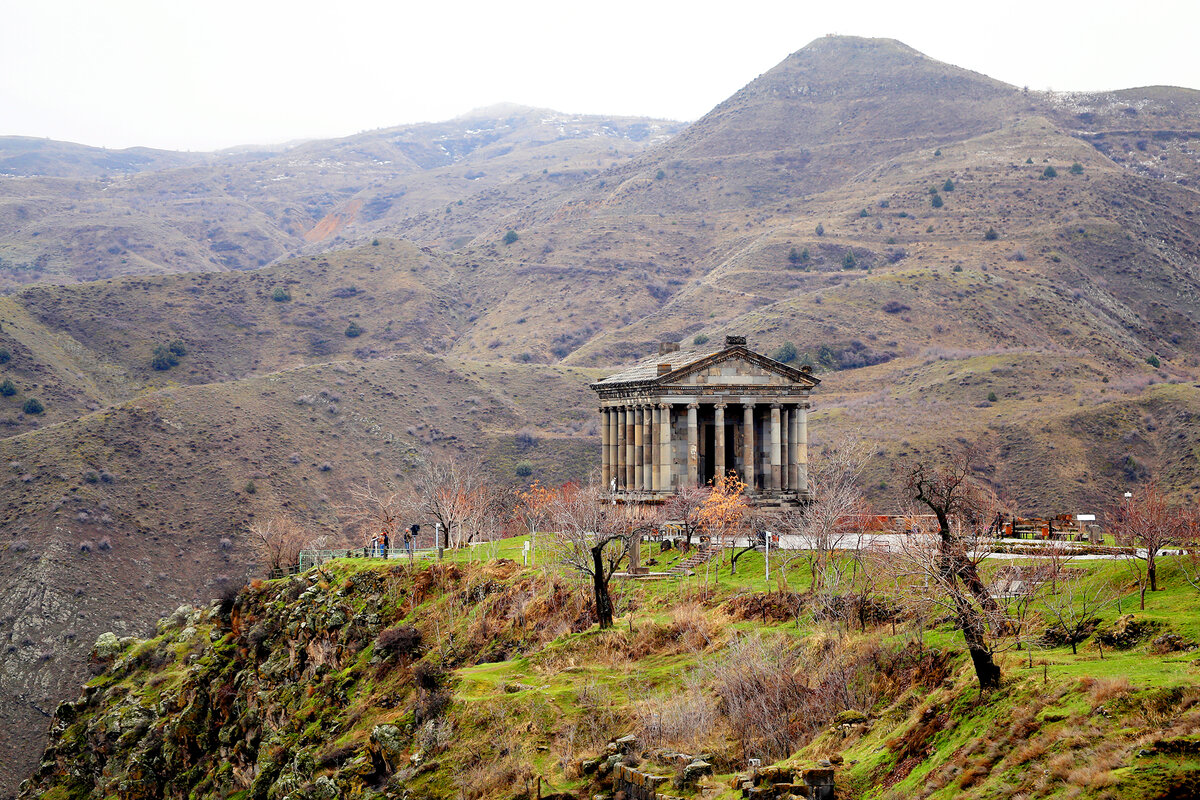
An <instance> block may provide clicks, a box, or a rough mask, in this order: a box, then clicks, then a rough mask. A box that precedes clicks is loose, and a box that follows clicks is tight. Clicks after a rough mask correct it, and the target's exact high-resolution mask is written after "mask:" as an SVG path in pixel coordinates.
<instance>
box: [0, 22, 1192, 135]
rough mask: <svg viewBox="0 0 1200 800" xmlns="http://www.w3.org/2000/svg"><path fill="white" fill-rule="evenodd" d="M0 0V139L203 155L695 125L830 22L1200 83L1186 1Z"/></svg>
mask: <svg viewBox="0 0 1200 800" xmlns="http://www.w3.org/2000/svg"><path fill="white" fill-rule="evenodd" d="M984 5H985V4H983V3H978V2H973V0H939V2H921V1H920V0H887V2H874V1H873V0H852V1H851V2H828V3H810V2H807V1H806V0H790V2H756V1H755V0H742V2H730V0H725V1H724V2H719V3H714V2H704V0H691V1H690V2H655V0H641V1H640V2H629V1H628V0H612V1H610V2H600V3H586V2H578V1H577V0H576V2H571V0H556V1H555V2H541V1H540V0H539V1H533V0H529V1H524V2H523V1H522V0H515V1H513V2H501V1H499V0H487V1H486V2H477V0H449V1H447V0H441V1H440V2H439V1H438V0H424V1H423V2H420V3H414V2H408V0H395V1H394V2H363V0H326V2H323V3H315V2H309V1H308V0H291V1H290V2H286V3H285V2H276V1H275V0H238V1H237V2H231V1H230V0H205V2H193V1H192V0H2V2H0V8H3V15H2V19H3V23H2V27H0V135H2V134H20V135H27V136H47V137H50V138H54V139H65V140H69V141H76V142H83V143H86V144H93V145H103V146H107V147H127V146H131V145H148V146H154V147H164V148H173V149H192V150H200V149H214V148H219V147H226V146H231V145H236V144H247V143H267V142H281V141H287V140H291V139H298V138H310V137H326V136H344V135H349V134H352V133H356V132H358V131H362V130H368V129H372V128H379V127H385V126H390V125H397V124H402V123H406V122H419V121H424V120H440V119H447V118H450V117H453V116H457V115H458V114H461V113H463V112H465V111H467V110H469V109H472V108H477V107H479V106H484V105H490V104H492V103H496V102H500V101H512V102H518V103H524V104H527V105H536V106H545V107H549V108H555V109H559V110H562V111H568V112H581V113H605V114H635V115H647V116H658V117H670V118H674V119H686V120H691V119H696V118H698V117H699V116H701V115H703V114H704V113H705V112H706V111H708V110H709V109H710V108H712V107H713V106H714V105H716V104H717V103H718V102H720V101H721V100H723V99H724V98H726V97H727V96H729V95H730V94H732V93H733V92H735V91H736V90H737V89H739V88H740V87H741V86H743V85H744V84H746V83H747V82H749V81H750V80H752V79H753V78H755V77H756V76H757V75H759V74H760V73H762V72H765V71H766V70H768V69H770V68H771V67H772V66H774V65H775V64H776V63H778V62H779V61H781V60H783V59H784V58H785V57H786V56H787V55H788V54H789V53H791V52H793V51H795V50H798V49H799V48H801V47H803V46H804V45H805V44H806V43H808V42H809V41H811V40H812V39H815V38H817V37H818V36H822V35H824V34H826V33H841V34H854V35H860V36H884V37H891V38H896V39H900V40H901V41H903V42H905V43H907V44H909V45H911V46H913V47H915V48H917V49H918V50H921V51H923V52H924V53H926V54H927V55H930V56H932V57H934V58H937V59H939V60H942V61H947V62H950V63H953V64H957V65H959V66H962V67H966V68H968V69H972V70H976V71H978V72H983V73H985V74H988V75H991V76H992V77H994V78H998V79H1000V80H1004V81H1007V82H1009V83H1012V84H1016V85H1028V86H1029V87H1030V88H1033V89H1046V88H1053V89H1055V90H1069V89H1113V88H1124V87H1131V86H1144V85H1151V84H1172V85H1177V86H1188V87H1192V88H1200V55H1198V51H1197V46H1196V36H1197V32H1198V31H1200V0H1136V1H1135V0H1120V2H1115V1H1114V0H1092V2H1062V1H1061V0H1057V1H1056V0H1038V1H1037V2H1034V1H1032V0H1007V1H1005V0H1002V1H1001V2H992V3H987V4H986V8H987V10H986V11H984V10H980V11H975V10H973V9H974V8H976V7H983V6H984Z"/></svg>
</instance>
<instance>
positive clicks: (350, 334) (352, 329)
mask: <svg viewBox="0 0 1200 800" xmlns="http://www.w3.org/2000/svg"><path fill="white" fill-rule="evenodd" d="M362 332H363V329H362V327H361V326H360V325H359V324H358V323H357V322H351V323H350V324H349V325H347V326H346V338H348V339H354V338H356V337H358V336H362Z"/></svg>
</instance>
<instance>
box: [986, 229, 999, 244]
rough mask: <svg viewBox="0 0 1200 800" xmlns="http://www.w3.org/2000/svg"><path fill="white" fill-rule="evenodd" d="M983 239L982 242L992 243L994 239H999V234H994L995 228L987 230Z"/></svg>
mask: <svg viewBox="0 0 1200 800" xmlns="http://www.w3.org/2000/svg"><path fill="white" fill-rule="evenodd" d="M983 238H984V241H988V242H994V241H996V239H999V238H1000V234H998V233H996V229H995V228H988V229H987V232H986V233H984V234H983Z"/></svg>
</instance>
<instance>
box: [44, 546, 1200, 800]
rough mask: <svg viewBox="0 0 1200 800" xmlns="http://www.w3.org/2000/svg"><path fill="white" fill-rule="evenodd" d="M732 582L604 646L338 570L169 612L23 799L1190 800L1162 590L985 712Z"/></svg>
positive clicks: (1045, 654)
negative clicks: (813, 786) (823, 796)
mask: <svg viewBox="0 0 1200 800" xmlns="http://www.w3.org/2000/svg"><path fill="white" fill-rule="evenodd" d="M517 544H519V542H518V543H517ZM675 557H677V556H674V555H673V554H672V553H669V552H668V553H663V554H659V558H661V559H664V562H669V561H670V560H672V559H673V558H675ZM751 562H752V563H746V562H743V565H742V572H743V576H740V577H739V576H731V575H729V574H728V572H727V571H725V572H724V574H723V575H722V576H720V577H718V580H717V583H716V584H715V586H714V585H713V584H711V583H709V582H708V581H703V580H702V579H700V578H697V579H695V580H693V581H691V582H687V583H684V584H682V585H679V586H672V587H670V588H666V587H664V586H663V585H661V584H659V585H648V584H640V585H639V586H637V587H633V588H628V589H622V591H621V593H620V599H619V604H620V607H619V608H618V612H619V613H620V614H621V615H622V619H621V621H620V624H619V625H618V626H617V628H616V629H613V630H610V631H597V630H595V629H594V627H593V625H592V618H591V615H590V612H589V605H588V603H587V602H586V600H585V596H584V595H583V594H582V593H581V588H582V587H580V586H578V585H574V584H572V583H570V582H567V581H565V580H564V579H563V578H562V577H560V576H557V575H554V574H553V573H549V574H547V573H543V572H541V571H538V570H534V569H522V568H520V567H519V566H518V565H517V564H515V563H513V562H511V561H504V560H501V561H497V562H492V563H487V564H484V565H478V564H474V565H469V564H436V565H432V566H418V567H410V566H408V565H407V564H402V565H397V566H391V567H389V566H386V565H382V564H379V565H372V564H370V563H369V562H363V561H358V562H354V561H350V562H344V563H341V564H331V565H329V566H327V567H325V568H324V569H321V570H314V571H311V572H309V573H307V574H304V575H301V576H296V577H294V578H291V579H285V580H281V581H275V582H271V583H261V582H259V583H255V584H254V585H252V586H251V587H249V588H248V589H247V590H245V591H243V592H242V593H240V594H238V595H237V596H233V595H229V596H227V597H226V598H225V599H223V600H218V601H215V602H213V603H212V604H211V605H203V606H200V607H192V606H183V607H181V608H180V609H179V610H178V611H176V612H175V613H174V614H173V615H171V616H170V617H169V618H166V619H164V620H162V621H160V622H159V624H158V626H157V629H156V631H154V632H153V633H152V634H151V635H150V636H149V637H147V638H144V639H143V638H131V637H126V638H121V637H118V636H116V635H114V634H111V633H106V634H104V635H103V636H101V637H99V639H98V640H97V642H96V644H95V647H94V648H93V650H92V659H93V660H92V664H93V671H94V672H95V673H96V675H95V677H93V678H92V679H91V680H89V681H88V682H87V684H86V686H85V687H84V689H83V692H82V694H81V695H79V696H78V697H77V698H75V699H72V700H69V701H67V702H64V703H62V704H61V705H59V706H58V708H57V710H56V711H55V712H54V714H53V720H52V722H51V736H50V743H49V746H48V747H47V748H46V751H45V753H44V754H43V755H42V758H41V762H40V766H39V767H38V768H37V771H36V774H35V775H34V776H33V777H31V778H30V779H29V780H28V781H26V782H25V783H23V784H22V787H21V797H22V798H35V797H36V798H54V799H55V800H66V799H67V798H79V799H80V800H82V798H96V799H97V800H100V798H108V797H118V798H122V800H135V799H136V800H150V799H151V798H154V799H157V798H175V797H191V798H196V799H197V800H200V799H202V798H224V797H238V798H246V799H247V800H250V799H258V798H263V799H266V800H277V799H281V798H289V799H290V800H300V798H313V799H314V800H315V799H317V798H325V799H326V800H332V798H337V797H362V798H377V797H378V798H384V797H389V798H402V797H403V798H412V799H413V800H416V798H469V799H470V800H475V798H506V799H507V798H533V797H535V796H540V797H543V798H548V797H554V798H559V799H560V800H566V799H567V798H576V797H579V798H582V797H593V796H596V795H598V794H602V795H606V796H611V794H612V792H613V791H614V790H617V789H627V788H628V786H629V784H630V783H633V785H636V786H645V785H649V786H653V787H657V788H658V791H659V792H660V793H661V795H662V796H673V797H688V798H690V797H708V798H720V800H732V799H733V798H736V797H742V796H745V793H744V791H743V788H744V787H752V786H757V787H760V788H759V789H758V790H757V792H756V794H754V795H753V796H759V797H788V796H790V793H791V792H793V791H794V792H796V793H799V792H800V791H801V789H799V788H797V787H796V786H795V784H804V783H806V782H809V783H813V782H816V783H823V784H828V783H830V782H832V783H833V785H834V786H835V790H836V793H837V796H838V797H840V798H846V800H856V798H865V797H888V798H899V797H920V798H930V797H932V798H949V797H955V798H984V797H1001V796H1003V797H1014V796H1023V797H1029V798H1040V797H1051V796H1063V795H1064V794H1067V795H1069V796H1072V797H1078V798H1097V799H1098V798H1113V797H1121V798H1140V799H1143V800H1150V799H1151V798H1160V799H1162V800H1166V798H1183V797H1187V796H1191V793H1194V792H1195V791H1196V787H1197V786H1198V785H1200V784H1198V781H1200V750H1198V749H1197V739H1196V734H1197V732H1198V731H1200V712H1198V708H1200V706H1197V704H1196V703H1197V700H1200V693H1198V692H1197V691H1196V689H1195V686H1194V675H1193V673H1194V672H1195V664H1193V663H1192V660H1193V659H1192V658H1191V654H1189V653H1187V652H1180V648H1187V647H1194V646H1195V645H1194V644H1189V640H1188V637H1191V636H1194V635H1195V633H1196V629H1197V622H1196V620H1195V619H1194V614H1190V613H1185V614H1183V615H1182V616H1181V615H1179V614H1178V613H1177V610H1178V609H1179V608H1180V605H1179V603H1180V602H1181V601H1182V602H1187V600H1186V598H1185V597H1184V594H1183V592H1184V589H1183V587H1184V586H1185V585H1186V584H1183V582H1182V579H1181V578H1180V577H1179V576H1178V574H1177V573H1172V572H1171V570H1170V568H1168V572H1169V573H1170V574H1171V577H1170V578H1168V579H1167V581H1166V582H1165V584H1167V585H1168V588H1167V589H1166V590H1165V591H1164V592H1161V593H1159V595H1157V596H1152V597H1151V598H1150V599H1149V600H1148V602H1147V611H1146V612H1140V613H1138V614H1135V615H1132V616H1127V617H1122V618H1120V619H1117V618H1116V615H1115V612H1113V613H1111V614H1108V615H1107V619H1106V620H1104V621H1102V623H1101V624H1102V626H1104V627H1102V628H1101V629H1099V630H1098V632H1097V633H1096V637H1097V638H1101V637H1103V638H1104V641H1106V642H1107V643H1108V646H1107V655H1106V657H1105V659H1104V660H1099V659H1097V657H1096V654H1097V652H1099V651H1098V650H1097V646H1096V644H1095V641H1094V640H1093V639H1092V638H1090V637H1089V638H1088V639H1087V640H1085V642H1084V643H1083V644H1081V645H1078V647H1077V649H1079V655H1072V654H1071V647H1069V646H1067V645H1065V644H1062V643H1061V642H1059V643H1057V644H1054V643H1051V642H1049V640H1047V643H1046V645H1045V647H1046V648H1047V649H1044V650H1041V651H1039V652H1038V653H1037V654H1036V656H1034V658H1035V659H1036V661H1031V660H1028V657H1027V655H1026V654H1025V653H1023V652H1012V653H1010V654H1009V655H1008V656H1007V657H1005V659H1004V660H1003V662H1002V663H1003V664H1004V668H1005V671H1006V674H1007V675H1008V677H1007V679H1006V681H1005V685H1004V687H1003V689H1002V690H1000V691H999V692H996V693H993V694H990V695H988V696H986V697H984V698H982V699H980V698H979V697H978V695H977V689H976V688H975V686H974V685H972V677H971V676H970V675H969V667H968V665H967V664H965V663H964V661H965V659H964V658H962V657H961V656H959V655H958V650H959V649H961V644H960V643H959V642H958V641H957V640H956V639H955V635H954V634H952V633H950V632H949V631H945V630H942V629H941V628H935V629H934V630H932V631H930V632H927V633H922V634H918V633H917V632H916V629H910V627H909V626H910V623H911V622H912V620H909V619H908V618H906V617H905V616H903V615H902V616H901V617H900V618H899V619H895V618H893V617H892V616H891V614H892V613H893V612H890V611H886V610H885V609H886V605H880V606H878V607H876V611H875V612H872V615H871V617H870V619H873V622H871V623H869V624H864V625H863V626H862V630H861V631H859V630H855V629H854V628H857V625H855V626H854V628H849V629H848V628H846V627H845V626H843V625H842V624H839V623H837V622H835V621H834V620H832V619H825V620H823V621H820V620H821V617H822V613H821V612H820V611H819V610H818V609H819V607H820V606H819V604H817V605H814V603H817V598H816V597H814V596H812V595H809V594H794V593H793V591H794V590H796V589H802V586H793V587H791V588H782V589H780V590H778V591H776V592H771V593H766V594H764V593H761V592H760V591H758V590H757V589H756V587H755V586H754V584H755V583H756V582H759V583H761V578H758V579H755V578H754V577H746V576H753V575H754V574H755V573H758V574H759V575H761V572H759V570H761V567H762V562H761V560H758V561H753V557H751ZM1092 569H1097V568H1096V567H1094V566H1093V567H1092ZM806 573H807V568H806V567H805V566H804V565H803V564H800V565H799V569H798V570H797V571H796V572H795V573H794V574H793V575H792V578H793V579H794V580H796V581H797V582H799V583H802V582H803V577H802V576H803V575H805V574H806ZM1115 574H1116V572H1114V573H1113V575H1115ZM1113 575H1106V574H1104V568H1099V571H1098V573H1097V577H1098V578H1101V577H1108V578H1112V577H1113ZM1118 580H1119V578H1118ZM1130 589H1131V587H1129V586H1127V585H1125V586H1122V587H1121V588H1120V590H1119V591H1121V592H1126V591H1129V590H1130ZM1187 591H1189V592H1190V591H1191V590H1190V589H1187ZM1131 597H1132V595H1131ZM814 613H815V614H816V619H817V620H818V621H814ZM864 619H866V618H864ZM1168 620H1169V621H1168ZM1168 633H1169V635H1167V634H1168ZM1181 634H1182V635H1181ZM1151 640H1153V641H1151ZM1117 676H1119V677H1117ZM750 758H757V759H759V760H760V762H761V766H760V767H759V768H757V769H748V759H750ZM805 796H807V795H805Z"/></svg>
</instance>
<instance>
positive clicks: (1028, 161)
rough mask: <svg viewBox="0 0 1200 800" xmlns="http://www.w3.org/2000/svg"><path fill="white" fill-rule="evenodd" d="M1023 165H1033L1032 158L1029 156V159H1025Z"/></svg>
mask: <svg viewBox="0 0 1200 800" xmlns="http://www.w3.org/2000/svg"><path fill="white" fill-rule="evenodd" d="M1025 163H1026V164H1032V163H1033V157H1032V156H1031V157H1029V158H1027V159H1025Z"/></svg>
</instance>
